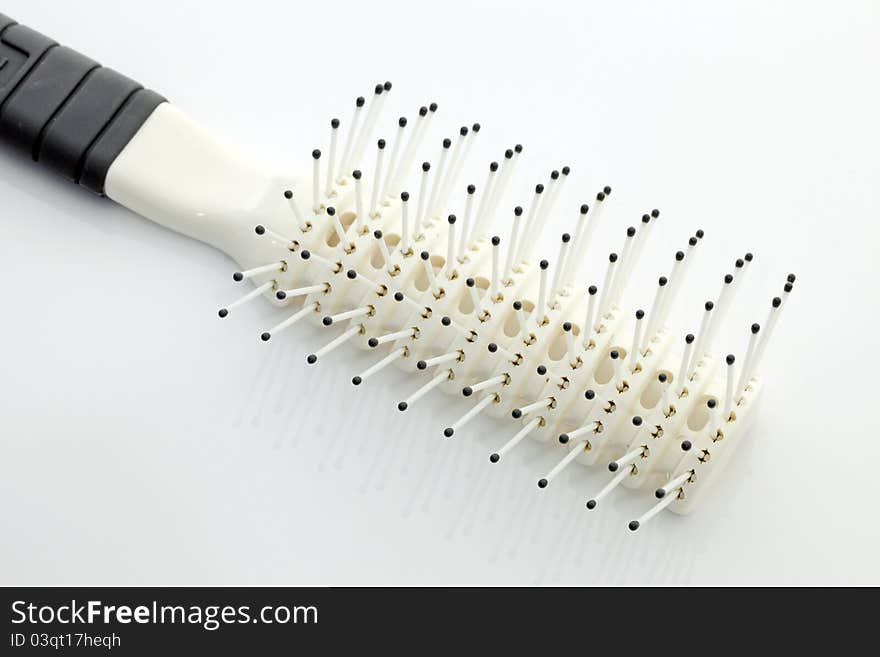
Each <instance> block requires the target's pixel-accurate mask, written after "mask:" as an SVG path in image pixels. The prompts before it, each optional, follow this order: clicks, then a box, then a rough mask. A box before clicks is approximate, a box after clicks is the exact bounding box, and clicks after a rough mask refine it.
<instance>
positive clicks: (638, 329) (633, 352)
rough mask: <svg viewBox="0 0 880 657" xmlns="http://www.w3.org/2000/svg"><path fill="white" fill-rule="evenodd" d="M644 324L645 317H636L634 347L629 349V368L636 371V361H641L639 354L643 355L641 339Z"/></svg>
mask: <svg viewBox="0 0 880 657" xmlns="http://www.w3.org/2000/svg"><path fill="white" fill-rule="evenodd" d="M643 324H644V317H642V318H641V319H640V318H636V323H635V327H634V328H633V340H632V347H631V348H630V350H629V369H630V371H635V369H636V363H638V362H639V356H640V355H641V353H640V352H641V340H642V325H643Z"/></svg>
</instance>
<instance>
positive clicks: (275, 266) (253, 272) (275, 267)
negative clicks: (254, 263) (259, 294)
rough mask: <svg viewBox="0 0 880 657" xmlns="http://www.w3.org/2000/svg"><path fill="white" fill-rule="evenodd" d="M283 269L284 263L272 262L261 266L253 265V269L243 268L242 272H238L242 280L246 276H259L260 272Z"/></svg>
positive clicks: (245, 278) (246, 277)
mask: <svg viewBox="0 0 880 657" xmlns="http://www.w3.org/2000/svg"><path fill="white" fill-rule="evenodd" d="M283 269H284V263H283V262H281V261H279V262H272V263H270V264H268V265H263V266H261V267H254V268H253V269H245V270H244V271H242V272H238V273H239V274H241V279H242V280H247V279H248V278H253V277H254V276H259V275H260V274H265V273H266V272H270V271H282V270H283Z"/></svg>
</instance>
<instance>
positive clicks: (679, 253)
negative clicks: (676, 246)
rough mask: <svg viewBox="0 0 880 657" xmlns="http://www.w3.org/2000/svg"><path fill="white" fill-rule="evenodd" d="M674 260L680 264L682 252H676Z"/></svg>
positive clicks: (682, 256) (682, 258)
mask: <svg viewBox="0 0 880 657" xmlns="http://www.w3.org/2000/svg"><path fill="white" fill-rule="evenodd" d="M675 259H676V260H677V261H678V262H681V261H682V260H684V251H676V252H675Z"/></svg>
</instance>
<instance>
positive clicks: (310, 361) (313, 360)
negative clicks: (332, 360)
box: [306, 354, 318, 365]
mask: <svg viewBox="0 0 880 657" xmlns="http://www.w3.org/2000/svg"><path fill="white" fill-rule="evenodd" d="M306 362H307V363H308V364H309V365H314V364H315V363H317V362H318V357H317V356H316V355H315V354H309V355H308V356H306Z"/></svg>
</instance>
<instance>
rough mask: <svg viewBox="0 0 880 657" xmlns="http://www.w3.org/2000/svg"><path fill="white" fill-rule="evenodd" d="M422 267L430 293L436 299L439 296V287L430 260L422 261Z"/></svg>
mask: <svg viewBox="0 0 880 657" xmlns="http://www.w3.org/2000/svg"><path fill="white" fill-rule="evenodd" d="M422 267H423V268H424V270H425V276H426V277H427V279H428V285H429V286H430V287H431V293H432V294H433V295H434V296H435V297H436V296H439V295H440V286H439V285H437V276H436V274H434V265H433V264H432V263H431V259H430V258H428V259H427V260H422Z"/></svg>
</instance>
